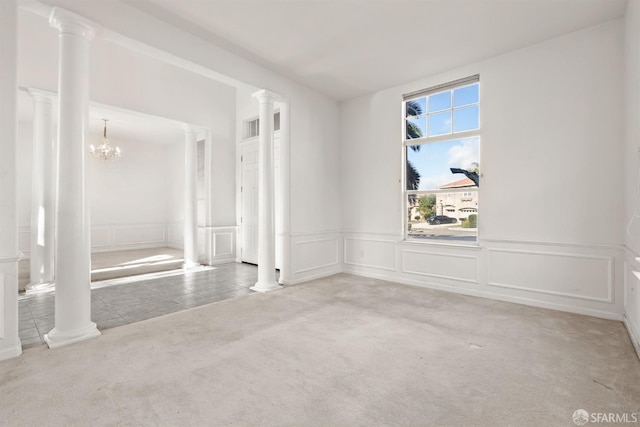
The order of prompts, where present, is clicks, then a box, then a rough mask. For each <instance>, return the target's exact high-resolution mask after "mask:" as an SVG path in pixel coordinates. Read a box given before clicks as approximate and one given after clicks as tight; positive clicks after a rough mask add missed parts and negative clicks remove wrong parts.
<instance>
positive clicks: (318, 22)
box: [124, 0, 626, 100]
mask: <svg viewBox="0 0 640 427" xmlns="http://www.w3.org/2000/svg"><path fill="white" fill-rule="evenodd" d="M124 1H125V2H126V3H128V4H130V5H132V6H134V7H137V8H138V9H140V10H142V11H145V12H147V13H149V14H151V15H154V16H156V17H157V18H159V19H162V20H164V21H166V22H168V23H170V24H173V25H175V26H177V27H180V28H182V29H183V30H185V31H189V32H191V33H193V34H195V35H197V36H199V37H201V38H203V39H206V40H209V41H211V42H213V43H215V44H217V45H220V46H222V47H224V48H226V49H228V50H230V51H232V52H234V53H236V54H238V55H241V56H243V57H245V58H247V59H250V60H252V61H254V62H257V63H259V64H261V65H264V66H266V67H268V68H270V69H272V70H274V71H276V72H279V73H281V74H284V75H286V76H288V77H290V78H292V79H294V80H296V81H299V82H301V83H303V84H305V85H307V86H310V87H312V88H315V89H317V90H318V91H320V92H323V93H325V94H327V95H328V96H330V97H333V98H335V99H340V100H342V99H349V98H352V97H356V96H359V95H363V94H366V93H371V92H374V91H377V90H381V89H384V88H388V87H391V86H395V85H398V84H402V83H405V82H409V81H412V80H416V79H419V78H422V77H425V76H429V75H432V74H436V73H439V72H444V71H447V70H450V69H453V68H455V67H458V66H462V65H465V64H469V63H471V62H474V61H478V60H482V59H484V58H489V57H492V56H495V55H498V54H501V53H505V52H508V51H511V50H514V49H518V48H521V47H524V46H528V45H531V44H534V43H537V42H541V41H544V40H547V39H550V38H553V37H557V36H560V35H563V34H567V33H570V32H573V31H577V30H580V29H582V28H587V27H589V26H593V25H596V24H598V23H602V22H605V21H608V20H611V19H614V18H618V17H620V16H622V15H623V14H624V11H625V8H626V0H207V1H205V0H124Z"/></svg>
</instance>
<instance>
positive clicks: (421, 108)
mask: <svg viewBox="0 0 640 427" xmlns="http://www.w3.org/2000/svg"><path fill="white" fill-rule="evenodd" d="M426 106H427V98H426V97H422V98H416V99H412V100H411V101H407V102H406V103H405V108H406V111H405V114H406V117H410V116H419V115H421V114H424V113H426V112H427V111H426Z"/></svg>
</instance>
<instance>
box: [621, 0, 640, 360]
mask: <svg viewBox="0 0 640 427" xmlns="http://www.w3.org/2000/svg"><path fill="white" fill-rule="evenodd" d="M625 23H626V39H625V41H626V45H625V80H624V82H625V108H626V116H625V117H626V121H625V130H626V134H625V147H624V167H625V187H624V190H625V196H626V198H625V200H626V210H625V220H624V224H625V225H627V230H626V231H627V232H626V234H625V244H626V248H627V252H626V259H625V264H624V268H625V272H624V282H625V288H624V307H625V325H626V326H627V329H628V330H629V332H630V334H631V337H632V341H633V343H634V345H635V347H636V351H637V352H638V354H639V355H640V289H639V286H640V282H639V281H638V278H636V276H635V275H634V274H633V273H632V271H634V270H635V271H640V263H638V262H637V261H636V259H635V258H636V257H638V256H640V151H639V150H640V120H639V117H640V5H639V4H638V2H634V1H630V2H629V3H628V4H627V13H626V17H625Z"/></svg>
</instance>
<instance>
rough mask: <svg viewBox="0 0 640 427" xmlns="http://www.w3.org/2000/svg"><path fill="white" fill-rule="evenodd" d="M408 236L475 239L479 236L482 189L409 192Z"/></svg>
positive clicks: (414, 237)
mask: <svg viewBox="0 0 640 427" xmlns="http://www.w3.org/2000/svg"><path fill="white" fill-rule="evenodd" d="M407 235H408V237H409V238H411V239H428V240H432V239H437V240H454V241H471V242H475V241H476V240H477V237H478V191H477V190H473V191H470V192H466V193H454V192H452V193H433V194H409V195H408V196H407Z"/></svg>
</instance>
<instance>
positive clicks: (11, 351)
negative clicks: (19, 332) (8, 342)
mask: <svg viewBox="0 0 640 427" xmlns="http://www.w3.org/2000/svg"><path fill="white" fill-rule="evenodd" d="M21 354H22V343H20V339H18V344H16V345H15V346H13V347H9V348H5V349H4V350H0V360H7V359H13V358H14V357H18V356H20V355H21Z"/></svg>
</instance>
